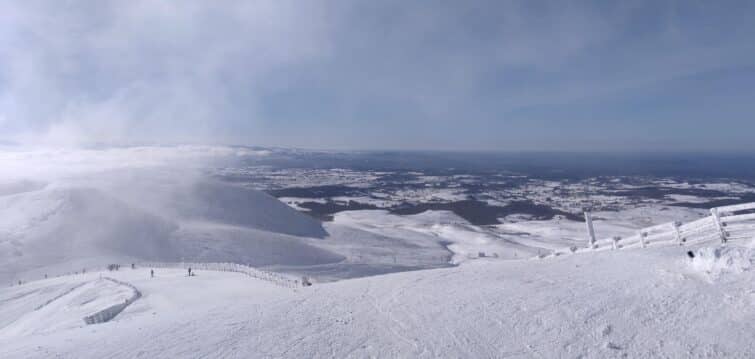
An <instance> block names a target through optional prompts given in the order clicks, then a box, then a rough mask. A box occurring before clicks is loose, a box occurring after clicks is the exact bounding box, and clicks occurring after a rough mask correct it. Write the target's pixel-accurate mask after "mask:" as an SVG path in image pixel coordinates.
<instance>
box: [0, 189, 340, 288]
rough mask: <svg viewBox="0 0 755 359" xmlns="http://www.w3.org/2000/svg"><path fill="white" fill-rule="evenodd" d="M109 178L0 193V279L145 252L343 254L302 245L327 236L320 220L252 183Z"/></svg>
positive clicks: (276, 258)
mask: <svg viewBox="0 0 755 359" xmlns="http://www.w3.org/2000/svg"><path fill="white" fill-rule="evenodd" d="M109 183H110V184H111V185H110V186H103V185H101V183H100V182H98V181H96V180H80V179H79V180H71V181H61V182H60V183H56V184H54V185H47V186H46V187H34V186H31V187H29V186H21V187H18V186H16V187H13V188H15V190H14V191H13V193H12V194H6V195H2V196H0V283H9V282H11V281H12V282H15V281H17V280H24V281H25V280H29V279H39V278H41V277H43V276H44V275H45V274H49V275H58V274H63V273H68V272H74V271H81V270H82V269H84V268H89V269H90V270H91V269H92V268H95V267H99V268H102V267H103V266H105V265H106V264H108V263H121V264H126V263H132V262H136V261H144V260H147V261H151V260H158V261H168V262H175V261H179V260H182V259H183V260H187V261H190V260H202V261H214V262H227V261H233V262H238V263H244V264H252V265H255V266H264V265H273V264H276V265H316V264H327V263H335V262H340V261H342V260H343V259H344V257H343V256H341V255H338V254H336V253H332V252H330V251H328V250H326V249H319V248H317V247H315V246H312V245H311V244H309V242H312V241H317V239H316V238H322V237H323V236H324V235H325V234H326V232H325V230H324V228H323V227H322V224H321V223H319V222H318V221H316V220H314V219H312V218H310V217H309V216H306V215H304V214H302V213H299V212H297V211H295V210H294V209H292V208H290V207H288V206H286V205H285V204H283V203H281V202H279V201H278V200H276V199H275V198H273V197H270V196H268V195H266V194H264V193H262V192H259V191H255V190H249V189H244V188H240V187H237V186H233V185H229V184H223V183H218V182H212V181H191V182H189V183H186V184H180V185H177V184H176V183H167V184H165V183H163V184H156V183H154V182H143V183H139V182H138V181H137V182H134V181H132V178H128V179H126V180H120V181H110V182H109ZM113 183H119V184H121V185H124V186H125V185H126V183H131V184H133V186H132V187H131V188H130V189H129V190H128V191H126V190H118V188H117V187H114V186H113V185H112V184H113ZM19 188H20V189H19ZM9 192H10V191H9ZM168 208H170V210H169V209H168Z"/></svg>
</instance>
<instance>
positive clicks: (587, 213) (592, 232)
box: [585, 211, 595, 248]
mask: <svg viewBox="0 0 755 359" xmlns="http://www.w3.org/2000/svg"><path fill="white" fill-rule="evenodd" d="M585 224H586V225H587V234H588V235H589V236H590V238H589V241H590V242H589V243H590V248H595V229H594V228H593V226H592V214H591V213H590V211H585Z"/></svg>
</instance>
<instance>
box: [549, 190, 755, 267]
mask: <svg viewBox="0 0 755 359" xmlns="http://www.w3.org/2000/svg"><path fill="white" fill-rule="evenodd" d="M585 217H586V218H588V216H587V215H586V216H585ZM589 227H590V226H588V228H589ZM593 238H594V234H593V232H591V231H590V229H588V239H589V243H588V247H587V248H577V247H570V248H565V249H562V250H557V251H555V252H554V254H555V255H560V254H564V253H568V252H581V251H585V250H606V249H622V248H637V247H639V248H645V247H648V246H651V245H659V244H678V245H685V244H690V243H700V242H708V241H719V242H721V243H726V242H728V241H737V240H744V239H750V238H755V202H753V203H744V204H738V205H733V206H724V207H716V208H712V209H711V210H710V216H707V217H704V218H701V219H698V220H696V221H692V222H689V223H681V222H668V223H663V224H659V225H655V226H652V227H646V228H642V229H640V230H639V231H637V234H635V235H633V236H630V237H626V238H621V237H612V238H606V239H600V240H594V239H593Z"/></svg>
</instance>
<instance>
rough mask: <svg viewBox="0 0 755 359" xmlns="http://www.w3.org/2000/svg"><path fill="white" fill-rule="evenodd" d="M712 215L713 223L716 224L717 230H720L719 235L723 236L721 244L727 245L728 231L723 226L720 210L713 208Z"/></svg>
mask: <svg viewBox="0 0 755 359" xmlns="http://www.w3.org/2000/svg"><path fill="white" fill-rule="evenodd" d="M710 214H711V216H713V222H716V228H718V233H719V234H720V235H721V243H726V231H725V230H724V227H723V225H721V216H719V214H718V208H711V209H710Z"/></svg>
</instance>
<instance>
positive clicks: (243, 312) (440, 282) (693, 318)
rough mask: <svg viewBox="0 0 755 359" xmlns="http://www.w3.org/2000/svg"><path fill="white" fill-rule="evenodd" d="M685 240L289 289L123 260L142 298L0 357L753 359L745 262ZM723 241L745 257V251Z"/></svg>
mask: <svg viewBox="0 0 755 359" xmlns="http://www.w3.org/2000/svg"><path fill="white" fill-rule="evenodd" d="M687 249H688V248H677V247H666V248H654V249H645V250H625V251H616V252H601V253H590V254H582V255H573V256H566V257H559V258H554V259H544V260H524V261H521V260H519V261H493V260H478V261H470V262H465V263H464V264H462V265H461V266H459V267H453V268H445V269H436V270H427V271H415V272H403V273H396V274H390V275H384V276H376V277H368V278H361V279H353V280H344V281H339V282H335V283H327V284H318V285H315V286H313V287H310V288H304V289H300V290H298V291H296V292H294V291H291V290H287V289H284V288H279V287H274V286H272V285H270V284H268V283H266V282H262V281H257V280H254V279H250V278H248V277H244V276H240V275H237V274H233V273H213V272H201V273H199V275H198V276H197V277H191V278H188V277H185V276H184V275H183V274H182V272H179V271H170V270H161V271H163V272H158V278H155V279H150V278H149V276H148V273H147V270H146V269H138V270H134V271H131V270H126V271H121V272H118V273H116V274H115V275H117V276H118V278H119V279H121V280H124V281H129V282H131V283H132V284H134V285H136V286H137V287H138V288H139V289H140V290H141V291H142V292H143V293H144V297H143V298H142V299H140V300H139V301H137V302H136V303H134V304H133V305H132V306H130V307H128V308H127V309H126V310H125V311H124V312H123V313H122V315H120V316H119V317H117V318H116V319H115V320H114V321H112V322H109V323H106V324H102V325H96V326H89V327H80V328H72V329H67V330H61V331H56V332H54V333H48V334H46V335H39V334H32V335H16V336H12V337H6V338H2V339H0V348H2V350H3V354H4V356H3V357H7V358H47V357H62V358H101V357H113V358H131V357H139V356H141V357H151V358H173V357H192V358H197V357H224V358H225V357H227V358H256V357H291V358H297V357H314V358H332V357H342V358H349V357H353V358H363V357H417V358H434V357H479V358H501V357H512V358H530V357H544V358H555V357H567V358H578V357H589V358H614V357H615V358H623V357H629V358H656V357H670V358H690V357H691V358H696V357H717V358H719V357H734V358H749V357H752V356H753V354H754V353H755V342H753V341H752V333H754V332H755V287H753V284H752V283H753V281H754V280H755V272H753V271H752V269H749V268H743V267H742V266H738V267H736V268H733V267H728V268H730V269H732V270H721V271H718V272H717V273H718V274H717V275H716V276H711V275H710V273H708V272H707V271H706V270H705V269H701V267H700V265H699V264H693V263H691V261H690V260H689V259H688V258H687V257H686V255H685V253H684V252H685V251H686V250H687ZM705 251H707V250H705ZM733 251H734V252H736V253H738V256H739V257H741V258H747V261H748V263H752V261H753V260H755V257H753V251H752V248H736V249H734V250H733ZM727 253H728V252H727ZM727 253H721V255H720V256H719V257H718V259H714V261H721V263H728V262H729V260H728V259H729V258H730V254H731V253H729V254H727ZM723 267H727V266H725V265H723ZM90 275H91V276H95V274H90ZM72 280H75V279H72ZM8 290H10V289H2V290H0V296H2V295H4V294H5V292H6V291H8ZM0 330H2V329H0Z"/></svg>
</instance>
